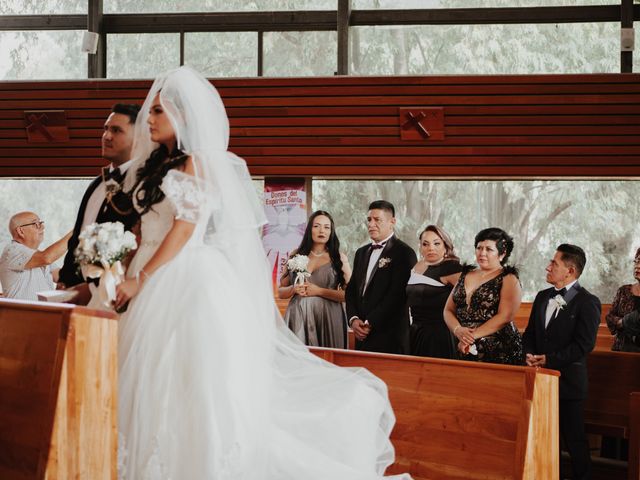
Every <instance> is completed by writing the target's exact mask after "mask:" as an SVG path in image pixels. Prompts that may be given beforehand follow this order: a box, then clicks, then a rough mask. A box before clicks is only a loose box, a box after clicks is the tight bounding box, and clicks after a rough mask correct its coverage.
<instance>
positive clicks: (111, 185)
mask: <svg viewBox="0 0 640 480" xmlns="http://www.w3.org/2000/svg"><path fill="white" fill-rule="evenodd" d="M104 188H105V190H106V192H107V195H108V196H109V198H111V197H113V196H114V195H115V194H116V193H118V192H119V191H120V190H122V185H120V184H119V183H118V182H117V181H116V180H115V179H113V178H110V179H109V180H107V181H106V182H104Z"/></svg>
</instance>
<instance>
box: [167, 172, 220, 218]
mask: <svg viewBox="0 0 640 480" xmlns="http://www.w3.org/2000/svg"><path fill="white" fill-rule="evenodd" d="M160 189H161V190H162V192H163V193H164V194H165V195H166V196H167V198H168V199H169V200H170V201H171V203H172V204H173V206H174V208H175V211H176V219H178V220H184V221H186V222H190V223H198V222H199V221H200V219H201V218H202V217H203V216H204V215H208V214H209V213H210V212H211V208H212V207H213V205H212V199H213V198H214V195H213V193H212V192H211V187H210V186H209V185H207V183H206V182H204V181H202V180H200V179H199V178H197V177H194V176H193V175H188V174H186V173H183V172H181V171H179V170H175V169H173V170H169V171H168V172H167V174H166V175H165V177H164V179H163V180H162V185H160Z"/></svg>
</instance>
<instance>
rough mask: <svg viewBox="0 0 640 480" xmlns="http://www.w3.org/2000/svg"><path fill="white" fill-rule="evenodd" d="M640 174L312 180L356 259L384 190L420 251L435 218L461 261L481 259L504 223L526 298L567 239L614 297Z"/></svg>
mask: <svg viewBox="0 0 640 480" xmlns="http://www.w3.org/2000/svg"><path fill="white" fill-rule="evenodd" d="M639 188H640V182H639V181H631V180H627V181H622V180H621V181H612V180H600V181H598V180H593V181H591V180H589V181H586V180H580V181H578V180H576V181H565V180H500V181H484V180H458V181H445V180H434V181H422V180H402V181H399V180H397V181H372V180H369V181H355V180H316V181H314V182H313V199H312V205H313V209H314V210H317V209H325V210H328V211H329V213H331V214H332V215H333V217H334V219H335V221H336V232H337V234H338V236H339V239H340V243H341V244H342V247H343V249H344V251H345V252H346V253H347V255H348V256H349V258H350V259H351V261H353V255H354V253H355V250H356V249H357V248H358V247H359V246H360V245H363V244H364V243H366V242H367V240H368V235H367V229H366V226H365V220H364V219H365V215H366V210H367V206H368V205H369V203H370V202H371V201H372V200H375V199H380V198H384V199H386V200H389V201H391V202H392V203H393V204H394V205H395V207H396V209H397V214H396V215H397V221H398V224H397V228H396V231H397V233H398V236H399V237H400V238H401V239H402V240H404V241H405V242H406V243H408V244H409V245H411V246H413V247H414V248H415V249H416V251H417V246H418V238H417V236H418V233H419V232H420V231H422V229H423V228H424V227H425V226H426V225H428V224H430V223H434V224H437V225H439V226H441V227H443V228H444V229H445V230H446V231H447V232H448V233H449V235H451V237H452V239H453V242H454V245H455V247H456V251H457V253H458V256H459V257H460V258H461V260H462V261H464V262H468V263H475V256H474V245H473V239H474V237H475V235H476V233H478V232H479V231H480V230H482V229H483V228H487V227H493V226H496V227H500V228H503V229H504V230H505V231H507V232H508V233H509V234H511V235H512V236H513V237H514V241H515V248H514V250H513V253H512V256H511V259H510V261H509V263H511V264H513V265H516V266H518V267H519V268H520V281H521V282H522V287H523V290H524V298H523V300H524V301H533V298H534V296H535V294H536V292H537V291H538V290H541V289H542V288H545V271H544V269H545V267H546V265H547V263H548V261H549V259H550V258H551V257H552V256H553V253H554V251H555V247H557V246H558V245H559V244H561V243H565V242H566V243H574V244H576V245H579V246H581V247H582V248H584V250H585V252H586V253H587V267H586V269H585V272H584V274H583V276H582V279H581V282H582V283H583V285H584V286H585V287H586V288H588V289H589V290H590V291H592V292H593V293H595V294H596V295H598V296H599V297H600V299H601V301H602V302H603V303H611V302H612V301H613V296H614V294H615V291H616V289H617V288H618V287H619V286H620V285H622V284H624V283H629V282H630V281H632V280H633V278H632V273H633V272H632V270H631V268H630V259H631V258H632V256H633V252H635V249H636V248H638V247H639V246H640V226H639V225H638V222H637V218H638V216H639V215H640V204H638V203H637V202H636V201H634V198H635V197H636V196H637V192H638V189H639Z"/></svg>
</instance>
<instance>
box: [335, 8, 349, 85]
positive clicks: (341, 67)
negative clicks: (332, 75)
mask: <svg viewBox="0 0 640 480" xmlns="http://www.w3.org/2000/svg"><path fill="white" fill-rule="evenodd" d="M350 21H351V0H338V75H349V24H350Z"/></svg>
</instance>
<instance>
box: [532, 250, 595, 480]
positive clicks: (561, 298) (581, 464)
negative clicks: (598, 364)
mask: <svg viewBox="0 0 640 480" xmlns="http://www.w3.org/2000/svg"><path fill="white" fill-rule="evenodd" d="M586 263H587V259H586V256H585V253H584V251H583V250H582V249H581V248H580V247H578V246H575V245H570V244H562V245H560V246H559V247H558V248H557V251H556V253H555V255H554V257H553V259H552V260H551V261H550V262H549V265H548V266H547V269H546V270H547V282H548V283H550V284H551V285H553V287H551V288H548V289H546V290H542V291H541V292H539V293H538V295H537V296H536V299H535V301H534V302H533V306H532V307H531V316H530V317H529V323H528V325H527V328H526V330H525V332H524V351H525V353H526V362H527V365H529V366H535V367H545V368H551V369H553V370H560V435H561V437H562V438H563V440H564V443H565V446H566V448H567V450H568V451H569V455H570V457H571V468H572V470H573V476H572V477H571V478H572V479H573V480H582V479H589V478H591V456H590V454H589V444H588V442H587V437H586V434H585V431H584V401H585V399H586V397H587V355H588V354H589V352H591V350H593V348H594V347H595V344H596V335H597V333H598V325H599V324H600V309H601V306H600V300H599V299H598V297H596V296H595V295H592V294H591V293H589V292H588V291H587V290H586V289H584V288H583V287H581V286H580V284H579V283H578V278H579V277H580V275H581V274H582V271H583V269H584V266H585V264H586Z"/></svg>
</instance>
